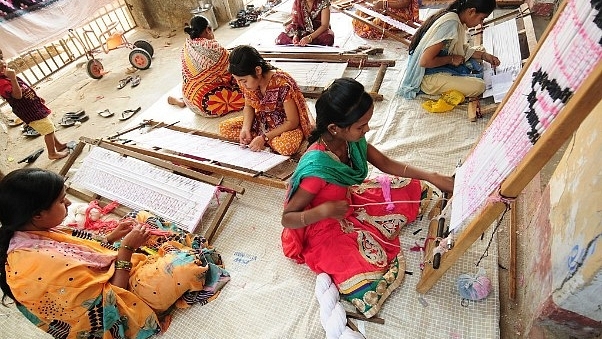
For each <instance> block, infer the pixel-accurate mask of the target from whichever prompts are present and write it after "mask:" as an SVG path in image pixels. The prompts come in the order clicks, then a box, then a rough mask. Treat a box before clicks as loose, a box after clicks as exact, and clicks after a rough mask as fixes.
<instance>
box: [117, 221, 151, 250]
mask: <svg viewBox="0 0 602 339" xmlns="http://www.w3.org/2000/svg"><path fill="white" fill-rule="evenodd" d="M150 235H151V234H150V229H148V228H147V227H146V226H145V225H144V224H137V225H135V226H134V227H133V228H132V230H131V231H130V232H129V233H128V234H127V235H126V236H125V237H124V238H123V240H122V241H121V246H129V247H132V248H138V247H140V246H142V245H144V243H146V241H147V240H148V239H149V238H150Z"/></svg>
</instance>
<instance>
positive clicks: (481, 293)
mask: <svg viewBox="0 0 602 339" xmlns="http://www.w3.org/2000/svg"><path fill="white" fill-rule="evenodd" d="M490 292H491V280H489V278H487V276H486V275H485V270H482V269H481V270H479V272H478V273H477V274H461V275H460V276H459V277H458V293H460V296H461V297H462V298H463V299H468V300H481V299H484V298H487V296H488V295H489V293H490Z"/></svg>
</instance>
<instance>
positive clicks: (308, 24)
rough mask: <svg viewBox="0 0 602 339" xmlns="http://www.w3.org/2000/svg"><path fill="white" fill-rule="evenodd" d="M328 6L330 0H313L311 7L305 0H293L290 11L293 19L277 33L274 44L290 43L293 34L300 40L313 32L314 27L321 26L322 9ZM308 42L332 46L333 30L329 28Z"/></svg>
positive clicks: (291, 42)
mask: <svg viewBox="0 0 602 339" xmlns="http://www.w3.org/2000/svg"><path fill="white" fill-rule="evenodd" d="M329 6H330V0H315V1H314V2H313V5H312V7H311V8H309V6H308V5H307V1H306V0H295V1H294V2H293V9H292V11H291V14H292V16H293V21H292V22H291V23H290V24H289V25H288V26H286V28H285V29H284V32H282V33H280V35H278V37H277V38H276V45H291V44H293V38H294V37H295V36H296V37H297V38H298V39H299V40H300V39H301V38H303V37H304V36H306V35H309V34H311V33H313V32H314V31H315V30H316V28H318V27H320V26H322V10H323V9H324V8H327V7H329ZM310 44H311V45H322V46H332V45H334V32H333V31H332V29H330V28H329V29H327V30H326V31H325V32H322V34H320V35H319V36H318V37H314V38H313V40H312V41H311V43H310Z"/></svg>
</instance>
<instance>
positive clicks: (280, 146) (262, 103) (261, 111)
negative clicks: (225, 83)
mask: <svg viewBox="0 0 602 339" xmlns="http://www.w3.org/2000/svg"><path fill="white" fill-rule="evenodd" d="M243 92H244V96H245V100H246V103H247V105H249V106H251V107H252V108H253V109H254V110H255V118H254V119H253V124H252V125H251V135H252V137H256V136H258V135H261V134H262V133H267V132H269V131H271V130H273V129H274V128H276V127H278V126H280V125H282V124H283V123H284V122H285V121H286V112H285V111H284V102H285V101H288V100H293V101H294V102H295V104H296V106H297V110H298V112H299V127H297V128H296V129H295V130H292V131H288V132H284V133H282V134H281V135H279V136H277V137H275V138H272V139H271V140H270V141H269V146H270V147H271V148H272V150H273V151H274V152H276V153H279V154H282V155H292V154H294V153H296V152H297V151H298V150H299V147H300V146H301V144H302V142H303V141H304V140H305V139H306V138H307V136H309V133H310V132H311V125H310V124H311V123H310V117H309V114H310V113H309V108H308V107H307V102H306V101H305V98H304V97H303V93H301V89H300V88H299V86H298V85H297V82H296V81H295V79H293V78H292V77H291V76H290V75H289V74H288V73H286V72H283V71H281V70H275V71H274V74H273V75H272V77H271V78H270V79H269V81H268V85H267V88H266V92H265V95H263V94H261V91H260V90H259V89H257V90H254V91H250V90H248V89H245V88H243ZM242 122H243V117H236V118H231V119H228V120H225V121H223V122H221V123H220V125H219V130H220V134H221V135H222V136H223V137H225V138H227V139H230V140H233V141H238V140H239V136H240V130H241V128H242Z"/></svg>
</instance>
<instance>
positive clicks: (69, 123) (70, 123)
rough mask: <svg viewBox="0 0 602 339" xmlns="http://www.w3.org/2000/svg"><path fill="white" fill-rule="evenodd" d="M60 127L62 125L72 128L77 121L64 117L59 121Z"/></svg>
mask: <svg viewBox="0 0 602 339" xmlns="http://www.w3.org/2000/svg"><path fill="white" fill-rule="evenodd" d="M59 125H61V126H63V127H71V126H73V125H75V119H72V118H69V117H63V118H62V119H61V120H60V121H59Z"/></svg>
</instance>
